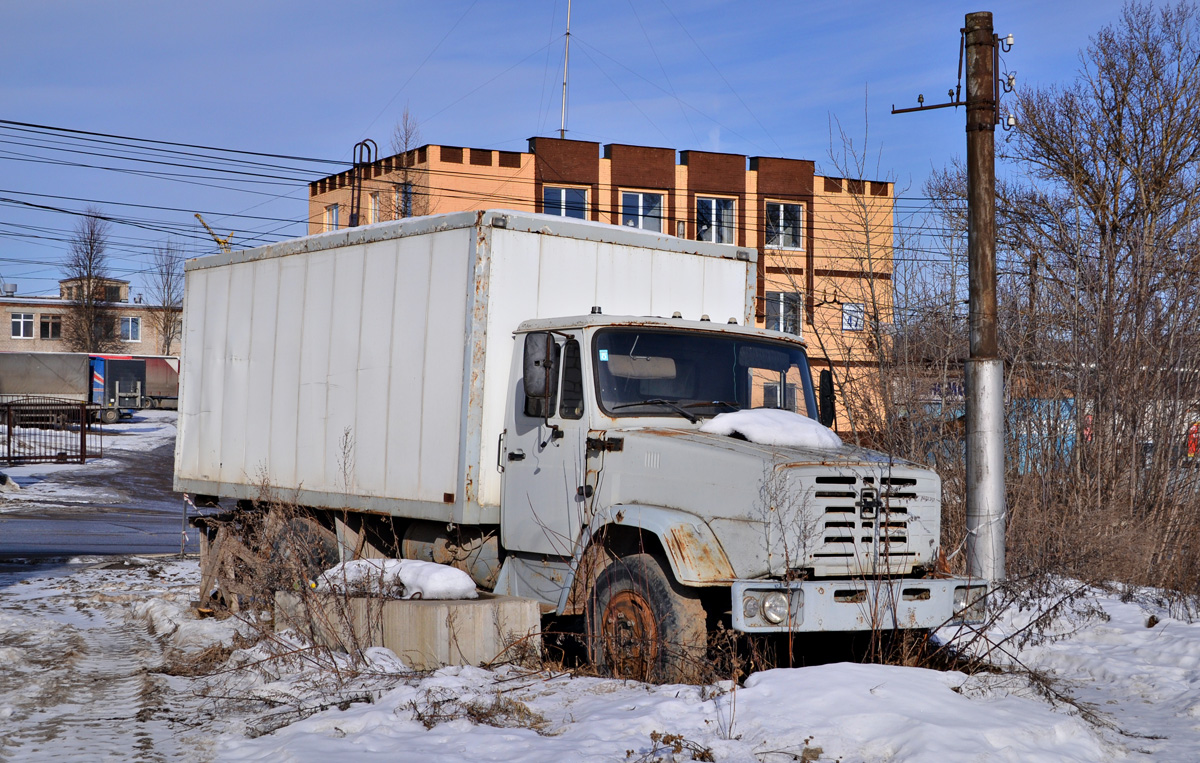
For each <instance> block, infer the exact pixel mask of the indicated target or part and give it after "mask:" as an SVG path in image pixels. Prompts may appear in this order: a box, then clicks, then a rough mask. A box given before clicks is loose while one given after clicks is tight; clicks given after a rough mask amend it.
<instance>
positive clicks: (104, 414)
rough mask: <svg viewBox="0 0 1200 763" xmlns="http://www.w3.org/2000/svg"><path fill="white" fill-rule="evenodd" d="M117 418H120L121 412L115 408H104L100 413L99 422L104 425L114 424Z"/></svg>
mask: <svg viewBox="0 0 1200 763" xmlns="http://www.w3.org/2000/svg"><path fill="white" fill-rule="evenodd" d="M119 418H121V412H120V411H118V410H117V409H116V408H105V409H104V410H102V411H100V421H102V422H104V423H105V424H116V423H117V419H119Z"/></svg>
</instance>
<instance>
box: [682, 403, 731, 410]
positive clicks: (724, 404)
mask: <svg viewBox="0 0 1200 763" xmlns="http://www.w3.org/2000/svg"><path fill="white" fill-rule="evenodd" d="M714 405H723V406H725V407H726V408H728V409H730V410H731V411H740V410H742V406H740V405H738V404H737V403H731V402H729V401H728V400H700V401H697V402H695V403H688V404H687V405H685V406H683V407H684V408H706V407H709V406H714Z"/></svg>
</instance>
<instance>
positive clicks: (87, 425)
mask: <svg viewBox="0 0 1200 763" xmlns="http://www.w3.org/2000/svg"><path fill="white" fill-rule="evenodd" d="M94 409H96V406H94V405H88V404H87V403H80V402H76V401H74V400H60V399H56V398H51V397H20V398H13V399H10V400H2V401H0V430H2V431H0V442H3V443H4V454H3V456H2V457H0V460H3V461H4V462H5V463H7V464H8V465H9V466H15V465H17V464H34V463H59V464H69V463H75V464H82V463H84V462H85V461H87V460H88V459H89V458H99V457H101V456H103V455H104V446H103V432H102V430H101V427H100V422H99V421H94V420H93V418H94Z"/></svg>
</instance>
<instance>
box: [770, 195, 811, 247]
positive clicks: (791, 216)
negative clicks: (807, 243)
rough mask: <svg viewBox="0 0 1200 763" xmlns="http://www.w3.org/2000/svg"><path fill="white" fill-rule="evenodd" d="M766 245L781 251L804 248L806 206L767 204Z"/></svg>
mask: <svg viewBox="0 0 1200 763" xmlns="http://www.w3.org/2000/svg"><path fill="white" fill-rule="evenodd" d="M766 245H767V246H770V247H775V248H779V249H803V248H804V205H803V204H780V203H776V202H770V201H769V202H767V238H766Z"/></svg>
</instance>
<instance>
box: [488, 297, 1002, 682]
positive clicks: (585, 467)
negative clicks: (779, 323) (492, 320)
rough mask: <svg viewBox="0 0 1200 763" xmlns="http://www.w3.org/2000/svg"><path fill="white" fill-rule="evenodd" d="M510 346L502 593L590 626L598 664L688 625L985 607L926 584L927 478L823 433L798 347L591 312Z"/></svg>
mask: <svg viewBox="0 0 1200 763" xmlns="http://www.w3.org/2000/svg"><path fill="white" fill-rule="evenodd" d="M516 338H517V342H516V343H515V350H514V357H513V359H512V371H511V375H510V378H511V379H512V380H513V384H512V398H511V400H510V405H509V408H508V412H507V415H506V419H505V428H504V433H503V435H502V443H501V447H500V463H499V464H498V467H499V468H501V469H502V470H503V487H502V491H503V497H502V502H501V512H500V517H501V520H500V545H501V547H502V548H503V549H504V550H505V554H506V558H505V559H504V563H503V566H502V568H501V571H500V576H499V580H498V581H497V590H498V591H500V592H504V593H513V594H520V595H525V596H532V597H534V598H537V599H539V600H540V601H542V602H543V604H544V605H545V606H546V608H548V609H553V610H554V611H555V612H558V613H559V614H584V615H586V616H587V620H588V622H589V626H588V627H589V630H590V632H591V633H590V635H591V636H592V637H593V638H592V643H593V644H594V645H596V646H594V651H595V653H594V654H593V657H594V658H595V659H597V661H598V662H600V663H601V664H604V663H609V664H611V663H613V662H614V661H622V660H624V661H628V660H630V659H634V658H632V657H630V654H629V652H630V649H631V648H632V649H633V651H636V652H637V653H638V655H640V656H641V657H645V654H646V648H645V647H644V646H643V647H636V648H634V647H632V646H631V645H635V644H636V643H637V641H638V638H637V637H636V634H646V633H649V632H652V631H653V632H656V633H658V634H659V636H663V631H664V630H666V629H667V624H671V623H679V622H682V621H683V620H685V619H687V620H690V621H693V622H694V621H696V620H697V618H698V621H699V622H701V623H703V622H704V621H705V620H706V619H709V618H711V617H717V618H725V619H726V620H727V622H726V625H727V627H731V628H733V629H734V630H737V631H742V632H786V631H789V630H790V631H794V632H803V631H818V630H820V631H830V630H834V631H855V630H871V629H891V628H897V627H899V628H931V627H935V626H937V625H940V624H942V623H943V622H945V621H947V620H948V619H949V618H950V617H951V615H952V613H954V612H955V611H956V610H961V609H963V608H964V606H965V603H966V602H967V601H968V599H969V598H971V597H973V596H974V595H977V594H978V593H980V592H981V591H982V589H976V588H974V587H973V586H970V585H968V584H967V583H966V582H965V581H962V580H953V579H945V578H941V579H939V578H936V577H933V576H932V570H933V566H934V561H935V558H936V553H937V545H938V539H939V531H940V513H941V500H940V498H941V496H940V493H941V483H940V480H939V478H938V476H937V475H936V474H935V473H934V472H932V471H931V470H929V469H927V468H925V467H922V466H918V465H916V464H912V463H909V462H905V461H901V460H898V459H895V458H892V457H889V456H887V455H884V454H882V453H877V452H874V451H870V450H866V449H863V448H859V447H855V446H851V445H847V444H844V443H841V441H840V440H839V438H837V436H836V435H834V434H833V433H832V432H830V431H829V430H825V429H824V427H822V426H821V425H820V424H819V423H818V421H817V419H818V411H817V403H816V396H815V394H814V391H813V384H812V376H811V372H810V369H809V365H808V358H807V353H806V346H805V343H804V342H803V340H801V339H800V338H798V337H795V336H791V335H787V334H781V333H778V332H773V331H765V330H760V329H755V328H748V327H743V326H738V325H733V324H714V323H712V322H710V321H705V320H701V321H687V320H680V319H661V318H639V317H631V316H605V315H602V314H600V313H599V312H594V313H593V314H592V315H586V316H579V317H573V318H563V319H540V320H533V321H527V322H525V323H522V324H521V325H520V327H519V328H518V330H517V332H516ZM730 422H732V423H730ZM772 427H783V428H791V429H792V430H794V432H798V433H799V434H798V436H785V437H783V438H776V437H773V436H772V435H771V428H772ZM764 429H765V430H766V434H763V432H762V431H760V430H764ZM780 443H785V444H780ZM629 560H632V561H629ZM649 578H661V579H660V580H658V582H657V583H655V584H644V582H645V581H646V580H647V579H649ZM638 579H640V580H642V581H643V584H635V583H636V582H637V580H638ZM631 581H633V582H631ZM617 589H619V590H617ZM639 589H644V590H639ZM647 591H657V593H655V594H654V595H653V596H651V595H649V594H647V593H646V592H647ZM701 610H702V611H703V615H700V614H698V612H699V611H701ZM672 627H675V630H677V631H678V632H677V633H675V634H673V636H672V638H676V639H681V640H683V641H684V642H686V641H687V640H688V639H696V638H698V637H699V636H700V634H699V632H691V631H688V629H687V628H686V627H683V626H678V627H676V626H672ZM670 640H671V639H667V641H668V642H669V641H670ZM621 644H625V645H626V648H624V649H622V648H621V647H620V645H621ZM675 647H676V648H674V649H665V650H664V651H663V653H662V655H658V656H656V658H655V660H652V661H651V662H655V663H656V668H657V669H659V670H662V671H667V672H669V670H670V668H671V666H670V665H667V664H657V662H662V661H663V660H668V661H669V659H670V658H668V657H667V656H666V655H667V654H676V655H678V654H681V653H683V654H686V652H687V649H688V646H687V644H686V643H684V644H676V645H675ZM691 648H692V649H699V645H698V644H692V646H691ZM606 650H607V652H608V653H607V654H606ZM656 661H657V662H656Z"/></svg>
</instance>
